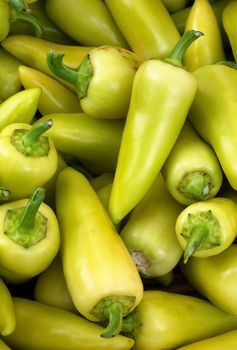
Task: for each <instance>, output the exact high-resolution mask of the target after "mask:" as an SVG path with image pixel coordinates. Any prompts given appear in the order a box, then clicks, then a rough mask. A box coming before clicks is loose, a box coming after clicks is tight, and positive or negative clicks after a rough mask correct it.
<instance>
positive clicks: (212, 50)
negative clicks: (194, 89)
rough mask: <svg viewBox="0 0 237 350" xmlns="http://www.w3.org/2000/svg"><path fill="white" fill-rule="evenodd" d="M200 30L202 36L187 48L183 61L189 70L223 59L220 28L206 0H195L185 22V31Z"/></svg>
mask: <svg viewBox="0 0 237 350" xmlns="http://www.w3.org/2000/svg"><path fill="white" fill-rule="evenodd" d="M191 29H194V30H200V31H202V32H203V33H204V36H203V37H202V38H200V40H196V41H195V42H194V43H193V45H191V46H190V47H188V48H187V50H186V52H185V54H184V59H183V63H184V66H185V67H186V68H187V69H188V70H189V71H194V70H195V69H197V68H199V67H201V66H204V65H206V64H212V63H216V62H218V61H220V60H224V59H225V52H224V47H223V43H222V37H221V32H220V28H219V25H218V22H217V19H216V16H215V13H214V10H213V8H212V6H211V4H210V3H209V1H208V0H195V1H194V3H193V5H192V7H191V11H190V12H189V15H188V18H187V21H186V23H185V32H186V31H189V30H191Z"/></svg>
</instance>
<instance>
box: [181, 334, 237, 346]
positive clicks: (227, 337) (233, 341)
mask: <svg viewBox="0 0 237 350" xmlns="http://www.w3.org/2000/svg"><path fill="white" fill-rule="evenodd" d="M236 347H237V330H233V331H229V332H226V333H223V334H220V335H216V336H215V337H211V338H207V339H204V340H200V341H198V342H195V343H191V344H189V345H184V346H182V347H181V348H178V349H176V350H200V349H202V350H213V349H215V350H223V349H229V350H234V349H236Z"/></svg>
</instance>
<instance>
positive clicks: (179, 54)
mask: <svg viewBox="0 0 237 350" xmlns="http://www.w3.org/2000/svg"><path fill="white" fill-rule="evenodd" d="M202 35H204V34H203V33H202V32H200V31H198V30H189V31H187V32H185V33H184V34H183V35H182V36H181V38H180V39H179V41H178V42H177V44H176V45H175V47H174V49H173V50H172V52H171V54H170V55H169V56H168V57H167V58H165V59H164V61H165V62H167V63H170V64H172V65H174V66H178V67H183V64H182V60H183V56H184V54H185V51H186V50H187V48H188V47H189V46H190V45H191V44H192V42H193V41H195V40H196V39H198V38H199V37H200V36H202Z"/></svg>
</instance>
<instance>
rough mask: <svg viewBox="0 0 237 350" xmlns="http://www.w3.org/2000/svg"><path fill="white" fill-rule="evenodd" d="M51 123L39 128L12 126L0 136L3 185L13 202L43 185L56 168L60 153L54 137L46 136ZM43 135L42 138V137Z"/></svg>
mask: <svg viewBox="0 0 237 350" xmlns="http://www.w3.org/2000/svg"><path fill="white" fill-rule="evenodd" d="M50 127H52V121H51V120H46V121H44V122H43V123H41V124H40V125H39V124H38V125H35V126H32V125H30V124H28V123H12V124H10V125H8V126H6V127H5V128H3V129H2V131H1V133H0V163H1V164H2V165H3V166H4V170H2V171H0V186H2V187H5V188H7V189H8V190H9V191H10V193H11V199H12V200H13V199H20V198H24V197H28V196H29V195H30V194H31V192H32V191H33V190H34V189H35V187H36V186H43V185H44V183H46V182H47V181H48V180H50V179H51V178H52V176H53V175H54V173H55V171H56V169H57V150H56V148H55V146H54V143H53V141H52V140H51V138H49V137H48V136H47V134H45V135H44V134H43V133H44V132H46V131H47V130H48V129H49V128H50ZM42 134H43V135H42Z"/></svg>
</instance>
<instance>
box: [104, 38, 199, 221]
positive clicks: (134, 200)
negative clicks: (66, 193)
mask: <svg viewBox="0 0 237 350" xmlns="http://www.w3.org/2000/svg"><path fill="white" fill-rule="evenodd" d="M200 35H201V33H200V32H193V31H191V32H187V33H186V35H185V37H182V38H181V41H179V42H178V44H177V45H176V46H175V48H174V50H173V52H172V53H171V55H170V57H169V59H167V60H158V59H151V60H147V61H145V62H143V63H142V64H141V65H140V66H139V68H138V71H137V73H136V75H135V77H134V81H133V88H132V94H131V100H130V106H129V111H128V114H127V117H126V121H125V126H124V131H123V135H122V140H121V146H120V150H119V156H118V162H117V166H116V171H115V177H114V182H113V186H112V191H111V196H110V201H109V212H110V215H111V217H112V219H113V221H114V222H115V223H116V222H119V221H121V220H122V219H123V218H124V217H125V216H126V215H127V214H128V213H129V212H130V211H131V210H132V209H133V208H134V207H135V206H136V205H137V204H138V203H139V201H140V200H141V199H142V198H143V197H144V195H145V194H146V192H147V191H148V189H149V187H150V186H151V184H152V182H153V181H154V179H155V177H156V176H157V175H158V173H159V172H160V170H161V168H162V166H163V165H164V163H165V161H166V159H167V157H168V155H169V153H170V151H171V149H172V147H173V146H174V144H175V142H176V140H177V138H178V135H179V133H180V131H181V129H182V126H183V124H184V122H185V119H186V117H187V114H188V111H189V109H190V106H191V104H192V101H193V99H194V96H195V93H196V88H197V83H196V80H195V78H194V77H193V75H192V74H191V73H190V72H188V71H187V70H185V69H183V67H182V65H181V62H180V61H181V57H182V55H183V53H184V51H185V49H186V48H187V45H190V43H191V42H192V40H195V39H197V38H198V37H199V36H200ZM172 57H173V59H174V61H175V62H174V61H172V59H171V58H172ZM176 59H177V60H176ZM177 111H178V112H177Z"/></svg>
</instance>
